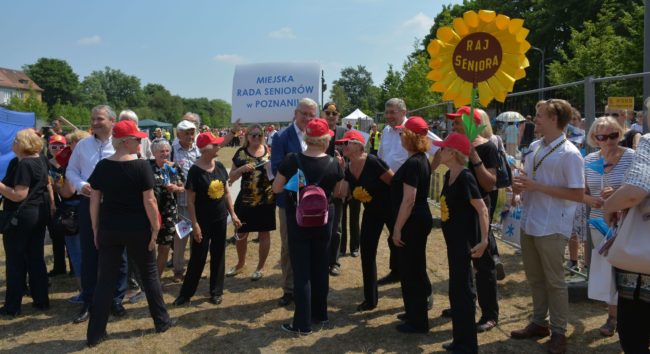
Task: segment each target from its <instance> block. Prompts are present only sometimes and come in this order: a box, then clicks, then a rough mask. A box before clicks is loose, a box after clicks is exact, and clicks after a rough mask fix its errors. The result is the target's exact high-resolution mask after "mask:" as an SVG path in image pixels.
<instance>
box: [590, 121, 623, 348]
mask: <svg viewBox="0 0 650 354" xmlns="http://www.w3.org/2000/svg"><path fill="white" fill-rule="evenodd" d="M621 136H623V128H622V127H621V126H620V124H618V121H617V120H616V118H613V117H610V116H605V117H600V118H598V119H596V121H595V122H594V123H593V124H592V125H591V129H589V134H587V144H589V145H590V146H591V147H594V148H598V149H600V150H598V151H595V152H592V153H591V154H589V155H587V156H586V157H585V182H586V183H585V185H586V187H587V188H585V196H584V203H585V204H586V205H589V206H590V207H591V208H590V212H589V215H588V219H593V218H602V217H603V211H602V210H601V208H602V206H603V200H604V199H606V198H607V197H609V196H610V195H612V193H613V192H614V191H615V190H617V189H618V188H619V187H620V186H621V184H622V183H623V176H624V175H625V171H627V169H628V167H630V164H631V163H632V159H633V158H634V150H632V149H628V148H625V147H622V146H619V145H618V141H619V139H620V137H621ZM601 168H602V170H601ZM604 236H605V235H602V234H601V233H600V232H598V230H597V229H595V228H592V229H591V237H592V241H593V242H592V244H593V245H594V247H595V248H596V249H595V250H594V251H595V252H591V257H592V262H594V263H593V264H594V265H596V264H597V263H598V262H600V263H598V264H603V263H606V265H605V267H596V268H598V269H596V268H594V267H591V268H590V270H591V271H590V272H589V278H590V280H591V279H593V280H595V279H598V280H601V279H602V280H607V279H608V278H610V277H611V276H612V274H611V273H612V268H611V266H609V267H608V266H607V265H609V263H607V261H606V260H605V259H603V257H602V256H601V255H600V254H598V246H599V245H600V244H601V242H602V240H603V238H604ZM596 285H597V283H596V282H594V281H590V282H589V290H590V291H589V293H590V297H591V298H593V299H594V300H600V301H604V302H606V303H607V304H608V316H607V321H606V322H605V324H603V325H602V326H601V327H600V334H601V335H603V336H605V337H611V336H613V335H614V332H615V331H616V298H615V297H613V298H611V299H610V298H608V296H605V297H601V296H598V295H597V294H595V292H596ZM592 294H593V295H592ZM592 296H593V297H592Z"/></svg>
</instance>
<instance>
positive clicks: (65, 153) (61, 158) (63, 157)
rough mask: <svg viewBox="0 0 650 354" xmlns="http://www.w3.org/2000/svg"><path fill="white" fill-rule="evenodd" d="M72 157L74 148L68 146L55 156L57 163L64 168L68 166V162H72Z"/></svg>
mask: <svg viewBox="0 0 650 354" xmlns="http://www.w3.org/2000/svg"><path fill="white" fill-rule="evenodd" d="M70 156H72V148H71V147H70V146H66V147H65V148H63V150H61V151H59V153H58V154H56V155H55V156H54V159H55V160H56V162H58V163H59V165H61V166H62V167H66V166H68V161H70Z"/></svg>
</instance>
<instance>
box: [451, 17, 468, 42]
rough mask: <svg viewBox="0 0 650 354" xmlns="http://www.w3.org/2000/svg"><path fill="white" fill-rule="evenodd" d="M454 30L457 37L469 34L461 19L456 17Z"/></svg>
mask: <svg viewBox="0 0 650 354" xmlns="http://www.w3.org/2000/svg"><path fill="white" fill-rule="evenodd" d="M453 25H454V30H455V31H456V33H458V35H459V36H461V37H465V36H466V35H468V34H469V27H467V25H466V24H465V21H463V19H462V18H460V17H456V18H455V19H454V23H453Z"/></svg>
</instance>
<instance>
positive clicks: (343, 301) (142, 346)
mask: <svg viewBox="0 0 650 354" xmlns="http://www.w3.org/2000/svg"><path fill="white" fill-rule="evenodd" d="M231 155H232V149H224V150H223V151H222V154H221V159H222V160H223V161H224V163H226V164H227V165H229V163H227V162H228V161H229V156H231ZM386 238H387V234H386V233H384V235H383V239H382V242H380V246H379V251H378V256H377V262H378V268H379V275H380V276H381V275H384V274H386V273H387V271H388V265H387V263H388V247H387V244H386V242H385V239H386ZM499 247H500V251H501V253H502V257H503V262H504V264H505V268H506V271H507V273H508V276H507V278H506V279H505V280H504V281H502V282H500V283H499V297H500V302H499V303H500V307H501V316H500V323H499V326H498V327H497V328H495V329H493V330H492V331H490V332H487V333H484V334H479V343H480V350H481V352H482V353H528V354H531V353H545V352H546V347H545V344H546V342H547V341H548V338H546V339H542V340H540V341H515V340H511V339H510V338H509V335H508V334H509V333H510V331H511V330H513V329H518V328H520V327H522V326H525V325H526V324H527V318H528V317H529V316H530V311H531V299H530V292H529V290H528V286H527V284H526V281H525V277H524V274H523V270H522V264H521V258H520V256H518V255H515V253H514V250H513V249H512V248H510V247H509V246H507V245H505V244H503V243H500V244H499ZM46 254H47V255H48V256H47V262H48V267H49V268H51V262H52V259H51V247H50V246H46ZM279 255H280V242H279V234H278V232H274V233H273V234H272V245H271V254H270V256H269V259H268V262H267V267H266V272H265V277H264V278H263V279H262V280H260V281H258V282H251V281H250V280H249V279H248V276H249V275H250V273H252V272H253V271H254V270H255V269H254V267H255V264H256V263H257V245H256V244H254V243H250V244H249V252H248V258H247V268H246V272H245V273H244V274H242V275H239V276H237V277H235V278H227V279H226V284H225V288H226V291H225V294H224V301H223V303H222V304H221V305H218V306H214V305H212V304H210V303H209V302H207V297H208V284H207V280H202V281H201V283H200V285H199V289H198V291H197V294H196V296H195V297H194V298H193V299H192V301H191V303H190V304H189V305H188V306H182V307H172V306H169V311H170V314H171V316H172V317H175V318H178V319H179V322H178V325H177V327H174V328H172V329H171V330H170V331H168V332H166V333H163V334H155V333H154V331H153V323H152V321H151V319H150V318H149V313H148V310H147V306H146V302H145V301H142V302H139V303H137V304H133V305H132V304H126V305H125V307H126V309H127V311H128V315H127V317H125V318H122V319H114V318H111V319H110V320H109V323H108V333H109V338H108V340H107V341H105V342H103V343H101V344H100V345H98V346H97V347H95V348H92V349H87V348H86V347H85V333H86V326H87V323H84V324H78V325H77V324H72V323H71V320H72V319H73V317H74V316H75V314H76V313H77V311H78V305H72V304H69V303H68V302H67V301H66V299H68V298H69V297H71V296H73V295H75V294H76V291H77V290H76V286H75V281H74V279H73V278H70V277H68V276H59V277H56V278H53V279H52V287H51V288H50V296H51V302H52V308H51V309H50V310H49V311H46V312H37V311H36V310H34V309H33V308H32V307H31V299H30V298H25V299H24V301H23V314H22V316H20V317H18V318H16V319H6V318H2V319H0V353H69V352H78V351H83V352H91V353H94V352H97V353H178V352H184V353H214V352H219V353H225V352H227V353H240V352H241V353H252V352H259V353H284V352H289V353H312V352H318V353H342V352H379V353H389V352H390V353H394V352H402V353H420V352H427V353H428V352H439V353H443V352H444V350H443V349H442V347H441V345H442V344H443V343H446V342H447V341H449V340H450V339H451V321H449V320H448V319H445V318H441V317H440V316H439V314H440V311H441V310H442V309H444V308H446V307H448V305H449V301H448V298H447V279H448V269H447V257H446V250H445V244H444V240H443V238H442V233H441V231H440V230H439V229H434V230H433V231H432V232H431V234H430V236H429V242H428V246H427V255H428V258H427V268H428V273H429V277H430V278H431V281H432V283H433V289H434V302H435V304H434V308H433V310H431V311H430V312H429V317H430V323H431V331H430V332H429V333H427V334H422V335H403V334H400V333H398V332H397V331H396V330H395V325H397V324H398V320H397V319H396V318H395V316H396V315H397V314H398V313H400V312H402V311H403V307H402V299H401V293H400V288H399V285H398V284H393V285H390V286H384V287H381V288H380V300H379V306H378V307H377V308H376V309H375V310H373V311H370V312H364V313H357V312H355V309H356V306H357V304H358V303H360V302H361V301H362V280H361V279H362V278H361V264H360V259H359V258H352V257H349V256H347V257H343V258H341V263H342V274H341V275H340V276H339V277H331V278H330V280H331V281H330V288H331V291H330V295H329V314H330V321H331V323H330V324H329V325H328V326H327V327H324V328H314V330H315V332H314V333H313V334H312V335H310V336H305V337H296V336H294V335H290V334H288V333H285V332H283V331H282V330H281V329H280V325H281V324H283V323H288V322H290V321H291V318H292V315H293V308H292V307H288V308H281V307H278V306H277V304H276V302H277V299H278V298H279V297H280V296H281V295H282V290H281V289H280V288H279V284H280V268H279V266H278V260H279V257H280V256H279ZM226 257H227V258H226V267H230V266H232V265H234V264H235V262H236V253H235V249H234V247H233V246H228V248H227V251H226ZM4 258H5V257H4V251H3V250H0V271H1V272H2V273H4ZM207 271H208V270H207V268H206V273H207ZM171 276H172V272H171V271H170V270H167V271H166V272H165V273H164V275H163V290H164V297H165V302H166V303H168V304H169V303H171V302H172V301H173V300H174V298H175V297H176V296H177V295H178V292H179V289H180V284H173V283H171ZM4 291H5V282H4V277H3V278H2V279H0V296H3V295H4ZM570 308H571V313H570V316H569V331H568V336H569V352H570V353H603V354H604V353H618V352H620V347H619V345H618V338H617V336H615V337H612V338H602V337H601V336H600V335H599V333H598V327H599V326H600V325H602V324H603V323H604V321H605V319H606V307H605V305H604V304H600V303H594V302H581V303H572V304H571V305H570ZM478 315H479V314H477V316H478ZM477 318H478V317H477Z"/></svg>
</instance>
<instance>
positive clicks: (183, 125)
mask: <svg viewBox="0 0 650 354" xmlns="http://www.w3.org/2000/svg"><path fill="white" fill-rule="evenodd" d="M176 129H178V130H190V129H194V130H196V125H194V123H192V122H190V121H188V120H182V121H181V122H180V123H178V125H177V126H176Z"/></svg>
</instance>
